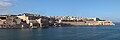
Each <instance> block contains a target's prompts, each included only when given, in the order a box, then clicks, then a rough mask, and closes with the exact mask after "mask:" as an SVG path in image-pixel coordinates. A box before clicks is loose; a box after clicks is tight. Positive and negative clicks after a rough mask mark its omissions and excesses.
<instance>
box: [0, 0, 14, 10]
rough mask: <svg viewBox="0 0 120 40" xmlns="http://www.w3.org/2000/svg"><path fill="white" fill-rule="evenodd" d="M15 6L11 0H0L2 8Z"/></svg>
mask: <svg viewBox="0 0 120 40" xmlns="http://www.w3.org/2000/svg"><path fill="white" fill-rule="evenodd" d="M11 6H13V3H12V2H10V0H0V8H8V7H11Z"/></svg>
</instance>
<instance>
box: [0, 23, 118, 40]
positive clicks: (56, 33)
mask: <svg viewBox="0 0 120 40" xmlns="http://www.w3.org/2000/svg"><path fill="white" fill-rule="evenodd" d="M0 40H120V23H116V25H115V26H71V27H69V26H65V27H51V28H39V29H0Z"/></svg>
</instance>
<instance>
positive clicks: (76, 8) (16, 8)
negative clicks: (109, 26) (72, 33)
mask: <svg viewBox="0 0 120 40" xmlns="http://www.w3.org/2000/svg"><path fill="white" fill-rule="evenodd" d="M8 2H10V3H11V4H13V5H12V6H11V7H9V8H7V9H4V11H9V12H11V13H16V14H19V13H24V12H29V13H35V14H41V15H46V16H68V15H70V16H81V17H99V18H101V19H110V20H112V21H119V20H120V16H119V15H120V0H14V1H11V0H9V1H8ZM2 11H3V10H2Z"/></svg>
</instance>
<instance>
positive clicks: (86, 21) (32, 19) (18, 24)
mask: <svg viewBox="0 0 120 40" xmlns="http://www.w3.org/2000/svg"><path fill="white" fill-rule="evenodd" d="M97 25H102V26H105V25H115V24H114V23H113V22H112V21H110V20H102V19H99V18H84V17H78V16H42V15H39V14H30V13H23V14H18V15H0V28H43V27H53V26H57V27H60V26H97Z"/></svg>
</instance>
